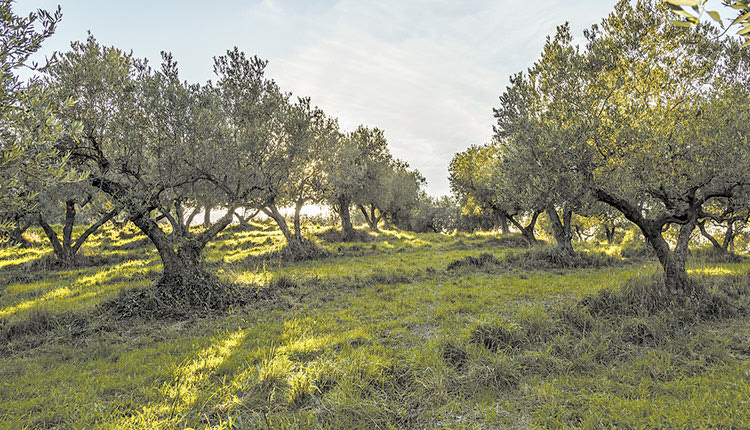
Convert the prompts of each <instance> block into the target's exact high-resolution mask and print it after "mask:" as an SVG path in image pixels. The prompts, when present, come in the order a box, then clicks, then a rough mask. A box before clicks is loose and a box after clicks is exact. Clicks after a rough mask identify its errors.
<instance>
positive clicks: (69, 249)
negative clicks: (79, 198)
mask: <svg viewBox="0 0 750 430" xmlns="http://www.w3.org/2000/svg"><path fill="white" fill-rule="evenodd" d="M75 205H76V203H75V200H68V201H66V202H65V224H64V225H63V231H62V233H63V237H62V241H61V240H60V239H59V237H58V236H57V233H55V230H54V229H53V228H52V226H50V225H49V223H47V221H46V220H45V219H44V216H43V215H42V213H41V212H40V213H39V214H38V215H37V221H38V223H39V226H40V227H42V230H43V231H44V234H45V235H46V236H47V239H49V242H50V245H52V250H53V251H54V253H55V258H57V261H58V262H59V263H60V264H62V265H63V266H64V267H71V266H74V265H75V264H76V255H77V254H78V251H79V250H80V249H81V245H83V243H84V242H86V240H87V239H88V238H89V236H91V235H92V234H93V233H94V232H96V231H97V230H98V229H99V227H101V226H102V225H104V223H106V222H107V221H109V220H111V219H112V218H114V217H115V215H117V212H118V211H117V210H116V209H114V210H112V211H110V212H107V213H106V214H104V215H102V216H101V217H99V219H98V220H97V221H96V222H95V223H94V224H92V225H91V226H89V228H87V229H86V231H84V232H83V233H82V234H81V235H80V236H78V239H76V240H75V241H73V226H74V225H75V220H76V208H75Z"/></svg>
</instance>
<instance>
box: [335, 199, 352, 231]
mask: <svg viewBox="0 0 750 430" xmlns="http://www.w3.org/2000/svg"><path fill="white" fill-rule="evenodd" d="M351 204H352V200H351V199H350V198H349V196H345V195H342V196H339V198H338V199H336V205H337V209H338V212H339V217H340V218H341V231H342V232H343V233H344V240H345V241H351V240H354V238H355V237H356V236H357V233H356V232H355V231H354V227H353V226H352V219H351V216H350V214H349V206H351Z"/></svg>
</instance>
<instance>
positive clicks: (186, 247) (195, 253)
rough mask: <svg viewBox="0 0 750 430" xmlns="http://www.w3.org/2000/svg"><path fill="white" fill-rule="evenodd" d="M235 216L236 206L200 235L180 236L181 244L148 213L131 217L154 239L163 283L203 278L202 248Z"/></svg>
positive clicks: (134, 222) (184, 281)
mask: <svg viewBox="0 0 750 430" xmlns="http://www.w3.org/2000/svg"><path fill="white" fill-rule="evenodd" d="M233 216H234V209H233V208H232V209H230V210H229V211H227V213H226V214H225V215H224V216H223V217H221V218H220V219H219V220H218V221H216V223H214V224H212V225H211V226H210V227H209V228H208V229H207V230H204V231H203V232H201V233H200V234H197V235H192V234H187V235H186V236H184V237H180V238H179V240H178V243H174V242H173V241H172V240H171V239H170V237H169V236H167V234H166V233H164V231H163V230H162V229H161V228H160V227H159V225H158V224H157V222H156V221H155V220H153V219H152V218H151V217H150V216H149V215H148V213H138V214H135V215H133V216H131V218H130V220H131V221H132V222H133V224H135V225H136V227H138V228H139V229H140V230H141V231H142V232H143V233H144V234H145V235H146V236H147V237H148V238H149V240H151V242H152V243H153V244H154V246H155V247H156V250H157V251H158V252H159V258H161V262H162V266H163V268H164V271H163V273H162V279H161V281H160V282H161V283H164V282H169V283H172V282H178V283H181V284H189V283H191V281H194V280H196V279H200V277H199V276H197V275H198V274H199V273H202V272H203V269H202V267H201V254H202V252H203V249H204V248H205V247H206V245H207V244H208V242H209V241H211V240H212V239H213V238H215V237H216V236H217V235H218V234H219V233H221V231H222V230H224V229H225V228H226V227H227V226H228V225H229V224H230V223H231V222H232V218H233Z"/></svg>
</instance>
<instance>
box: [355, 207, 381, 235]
mask: <svg viewBox="0 0 750 430" xmlns="http://www.w3.org/2000/svg"><path fill="white" fill-rule="evenodd" d="M357 207H358V208H359V210H360V211H361V212H362V215H364V217H365V221H367V225H368V226H369V227H370V230H372V231H375V232H378V231H380V230H378V222H379V221H380V219H381V218H382V215H381V216H377V215H375V211H376V210H377V209H376V208H375V206H374V205H370V210H369V212H368V210H367V208H366V207H365V206H364V205H357Z"/></svg>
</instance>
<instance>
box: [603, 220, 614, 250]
mask: <svg viewBox="0 0 750 430" xmlns="http://www.w3.org/2000/svg"><path fill="white" fill-rule="evenodd" d="M615 228H616V227H615V226H612V228H609V226H608V225H606V224H605V225H604V234H605V235H606V237H607V243H608V244H610V245H612V244H613V243H615Z"/></svg>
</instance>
